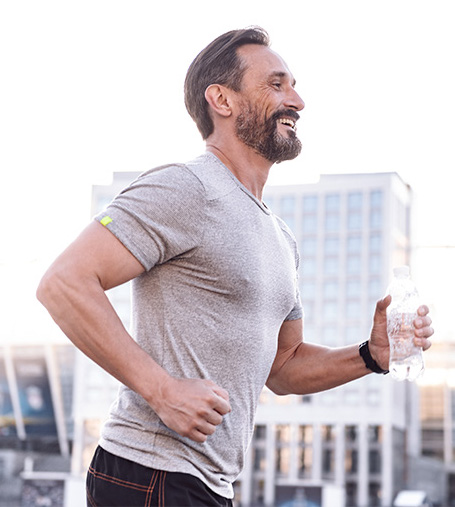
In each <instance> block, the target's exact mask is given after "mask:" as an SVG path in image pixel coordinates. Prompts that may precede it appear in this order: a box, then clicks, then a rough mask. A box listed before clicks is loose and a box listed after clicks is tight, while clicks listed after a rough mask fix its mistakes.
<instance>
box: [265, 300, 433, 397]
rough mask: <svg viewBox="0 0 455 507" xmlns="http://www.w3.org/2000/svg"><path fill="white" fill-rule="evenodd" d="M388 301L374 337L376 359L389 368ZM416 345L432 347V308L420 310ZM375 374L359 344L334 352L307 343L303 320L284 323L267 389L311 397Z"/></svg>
mask: <svg viewBox="0 0 455 507" xmlns="http://www.w3.org/2000/svg"><path fill="white" fill-rule="evenodd" d="M389 304H390V298H389V297H387V298H385V299H383V300H381V301H379V302H378V304H377V306H376V312H375V316H374V323H373V328H372V331H371V336H370V351H371V355H372V357H373V359H375V360H376V362H377V363H378V364H379V365H380V366H381V367H382V368H383V369H387V368H388V362H389V344H388V338H387V317H386V310H387V306H388V305H389ZM418 313H419V317H418V319H416V322H415V324H416V332H415V334H416V336H415V338H414V341H415V343H416V345H418V346H419V347H423V349H424V350H426V349H428V348H429V347H430V345H431V343H430V341H429V340H428V338H429V337H430V336H431V335H432V334H433V329H432V328H431V327H430V325H431V319H430V317H428V316H427V314H428V308H427V307H426V306H422V307H420V308H419V311H418ZM368 373H371V371H370V370H368V369H367V368H366V366H365V363H364V362H363V359H362V358H361V357H360V354H359V347H358V344H356V345H350V346H347V347H338V348H330V347H323V346H320V345H314V344H310V343H305V342H304V341H303V323H302V320H294V321H287V322H284V323H283V325H282V327H281V330H280V334H279V337H278V352H277V355H276V358H275V361H274V363H273V365H272V369H271V371H270V375H269V378H268V380H267V386H268V387H269V388H270V389H271V390H272V391H273V392H274V393H276V394H281V395H283V394H310V393H315V392H319V391H324V390H327V389H331V388H333V387H336V386H339V385H342V384H345V383H347V382H350V381H351V380H355V379H357V378H360V377H363V376H365V375H366V374H368Z"/></svg>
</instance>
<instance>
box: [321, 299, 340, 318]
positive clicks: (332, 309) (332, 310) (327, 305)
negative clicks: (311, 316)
mask: <svg viewBox="0 0 455 507" xmlns="http://www.w3.org/2000/svg"><path fill="white" fill-rule="evenodd" d="M322 313H323V316H324V319H326V320H327V321H330V322H333V321H334V320H336V319H337V318H338V303H337V302H336V301H326V302H324V308H323V312H322Z"/></svg>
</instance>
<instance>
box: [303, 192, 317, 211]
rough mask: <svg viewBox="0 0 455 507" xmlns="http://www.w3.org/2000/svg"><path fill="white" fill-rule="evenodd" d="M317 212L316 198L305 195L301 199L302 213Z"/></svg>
mask: <svg viewBox="0 0 455 507" xmlns="http://www.w3.org/2000/svg"><path fill="white" fill-rule="evenodd" d="M317 211H318V196H317V195H306V196H305V197H304V198H303V212H304V213H316V212H317Z"/></svg>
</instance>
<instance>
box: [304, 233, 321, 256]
mask: <svg viewBox="0 0 455 507" xmlns="http://www.w3.org/2000/svg"><path fill="white" fill-rule="evenodd" d="M317 246H318V244H317V241H316V238H303V239H302V241H301V242H300V253H301V255H302V257H303V258H305V256H307V255H310V256H313V255H316V254H317Z"/></svg>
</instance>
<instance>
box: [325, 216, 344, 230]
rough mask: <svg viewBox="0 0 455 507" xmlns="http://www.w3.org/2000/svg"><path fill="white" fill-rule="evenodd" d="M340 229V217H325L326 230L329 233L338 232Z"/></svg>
mask: <svg viewBox="0 0 455 507" xmlns="http://www.w3.org/2000/svg"><path fill="white" fill-rule="evenodd" d="M339 229H340V216H339V215H337V214H334V213H330V214H328V215H326V216H325V230H326V231H327V232H336V231H338V230H339Z"/></svg>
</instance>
